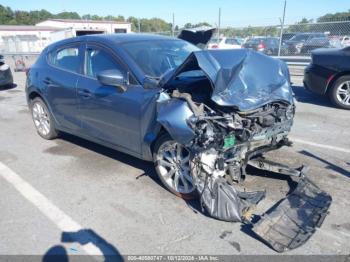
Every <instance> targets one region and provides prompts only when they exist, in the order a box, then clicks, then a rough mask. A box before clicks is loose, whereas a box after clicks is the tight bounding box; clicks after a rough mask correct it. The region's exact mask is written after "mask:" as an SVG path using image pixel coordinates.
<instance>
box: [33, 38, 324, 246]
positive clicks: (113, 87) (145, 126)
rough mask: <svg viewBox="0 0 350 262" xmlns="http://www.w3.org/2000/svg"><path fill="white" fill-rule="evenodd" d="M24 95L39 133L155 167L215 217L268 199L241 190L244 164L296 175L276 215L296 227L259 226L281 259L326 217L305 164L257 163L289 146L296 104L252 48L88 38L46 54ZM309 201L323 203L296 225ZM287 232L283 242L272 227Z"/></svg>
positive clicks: (232, 215)
mask: <svg viewBox="0 0 350 262" xmlns="http://www.w3.org/2000/svg"><path fill="white" fill-rule="evenodd" d="M208 40H209V39H208ZM196 43H198V41H197V42H196ZM26 93H27V100H28V104H29V107H30V110H31V113H32V117H33V121H34V125H35V127H36V129H37V132H38V134H39V135H40V136H41V137H43V138H45V139H53V138H56V137H57V136H58V134H59V133H60V132H66V133H70V134H73V135H76V136H79V137H82V138H85V139H88V140H90V141H93V142H95V143H99V144H102V145H104V146H107V147H111V148H114V149H117V150H119V151H122V152H125V153H127V154H130V155H133V156H135V157H138V158H141V159H144V160H148V161H153V162H154V164H155V169H156V172H157V174H158V176H159V179H160V180H161V182H162V183H163V184H164V186H165V187H166V188H167V189H168V190H169V191H171V192H172V193H174V194H176V195H177V196H180V197H182V198H184V199H189V198H200V199H201V203H202V205H203V206H204V207H205V209H206V211H207V212H208V213H209V214H210V215H211V216H212V217H215V218H217V219H222V220H225V221H232V222H243V221H245V220H247V219H248V218H247V216H246V214H247V213H248V212H247V211H248V210H249V209H250V207H251V206H253V205H255V204H257V203H258V202H259V201H260V200H262V199H263V198H264V196H265V192H264V191H257V192H239V191H238V190H237V189H236V188H235V187H234V185H235V184H238V183H239V182H240V181H242V180H244V178H245V176H246V171H245V170H246V166H247V165H248V164H249V165H252V166H255V167H257V168H260V169H266V170H270V171H271V170H272V171H275V172H279V173H283V174H285V175H290V176H295V177H298V178H300V179H301V182H300V183H299V186H298V188H297V190H296V191H295V192H294V195H293V199H291V198H288V197H287V198H286V199H285V201H284V202H282V204H281V205H285V206H284V207H283V208H280V209H278V210H277V211H275V213H272V214H274V215H275V216H281V217H282V216H284V217H289V218H290V219H292V220H293V221H294V222H293V223H292V222H291V221H289V220H288V219H281V220H280V221H277V220H276V219H274V220H272V219H271V217H269V214H265V215H263V216H262V219H261V220H260V222H259V223H258V224H257V225H255V228H256V229H255V232H256V233H257V234H258V235H259V236H261V237H262V238H263V239H265V241H266V242H267V243H269V245H270V246H271V247H272V248H274V249H275V250H277V251H279V252H282V251H285V250H287V249H292V248H295V247H297V246H298V245H301V244H302V243H304V242H305V241H306V240H307V239H308V237H306V236H310V235H311V234H312V233H313V232H314V228H315V227H316V226H317V225H320V223H321V222H320V221H323V218H324V216H325V214H326V213H327V210H328V207H329V205H330V201H331V198H330V196H329V195H327V194H326V193H325V192H323V191H321V190H320V189H319V188H317V187H316V186H315V185H314V184H313V183H311V181H309V180H308V179H306V178H305V177H304V173H305V170H304V169H303V168H302V169H299V170H294V169H289V168H287V167H285V166H283V165H280V164H278V163H272V162H267V161H265V160H264V158H263V157H262V155H263V154H264V153H265V152H268V151H271V150H276V149H279V148H281V147H283V146H289V145H290V142H289V141H288V138H287V136H288V134H289V132H290V130H291V127H292V124H293V118H294V113H295V105H294V99H293V93H292V89H291V86H290V76H289V71H288V68H287V66H286V64H285V63H284V62H282V61H280V60H276V59H273V58H270V57H267V56H265V55H263V54H260V53H257V52H254V51H251V50H245V49H241V50H201V49H199V48H197V47H196V46H195V45H192V44H191V43H189V42H187V41H184V40H181V39H175V38H169V37H163V36H155V35H143V34H123V35H122V34H119V35H117V34H116V35H92V36H82V37H76V38H72V39H67V40H63V41H60V42H57V43H54V44H52V45H50V46H48V47H47V48H45V50H44V51H43V52H42V54H41V56H40V57H39V58H38V60H37V61H36V63H35V64H34V65H33V66H32V67H31V68H30V70H29V72H28V77H27V84H26ZM316 196H317V197H316ZM312 197H314V198H315V200H314V203H316V204H314V206H312V208H311V207H308V212H305V217H304V218H301V213H302V212H300V209H302V208H303V207H304V206H305V205H307V204H305V203H308V202H307V201H309V200H308V199H310V198H312ZM293 201H294V202H293ZM288 205H290V208H285V207H286V206H287V207H288ZM287 212H292V214H289V213H288V214H286V213H287ZM293 212H294V213H293ZM293 215H294V217H293ZM295 216H296V217H295ZM287 220H288V221H289V222H288V221H287ZM306 220H307V221H308V226H309V228H305V221H306ZM268 221H270V222H268ZM276 221H277V222H276ZM281 223H282V225H281ZM283 223H285V224H283ZM288 223H289V224H288ZM267 224H268V225H267ZM273 225H275V228H274V226H273ZM288 225H290V226H291V227H292V230H290V231H288V234H287V233H285V234H284V233H283V232H282V233H281V235H276V234H277V233H276V230H273V229H276V228H277V227H279V228H281V227H283V226H285V227H287V226H288ZM303 230H304V231H303ZM300 232H303V234H304V235H303V237H300ZM286 239H287V240H286Z"/></svg>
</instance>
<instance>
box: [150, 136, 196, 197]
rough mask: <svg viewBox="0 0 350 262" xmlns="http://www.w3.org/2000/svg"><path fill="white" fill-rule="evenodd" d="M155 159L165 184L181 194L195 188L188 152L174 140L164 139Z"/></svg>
mask: <svg viewBox="0 0 350 262" xmlns="http://www.w3.org/2000/svg"><path fill="white" fill-rule="evenodd" d="M156 161H157V166H156V168H157V169H158V172H159V174H160V175H161V176H162V178H163V180H164V181H165V183H167V185H168V186H169V187H170V188H171V189H172V190H174V191H176V192H178V193H181V194H190V193H192V192H193V191H194V190H195V187H194V185H193V179H192V177H191V170H190V153H189V152H188V150H187V149H186V148H185V147H184V146H182V145H181V144H179V143H177V142H175V141H166V142H165V143H163V144H162V145H161V146H160V147H159V150H158V152H157V155H156Z"/></svg>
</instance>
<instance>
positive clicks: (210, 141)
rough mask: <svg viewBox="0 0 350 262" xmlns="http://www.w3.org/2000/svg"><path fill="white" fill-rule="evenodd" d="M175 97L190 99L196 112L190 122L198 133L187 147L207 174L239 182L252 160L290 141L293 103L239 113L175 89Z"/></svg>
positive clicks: (190, 104) (189, 102) (271, 105)
mask: <svg viewBox="0 0 350 262" xmlns="http://www.w3.org/2000/svg"><path fill="white" fill-rule="evenodd" d="M172 96H173V97H175V98H177V99H184V100H185V101H187V103H188V105H189V107H190V108H191V110H192V111H193V112H194V114H193V116H192V117H191V118H189V119H188V125H189V126H190V127H191V128H192V129H193V131H194V132H195V136H194V139H193V140H192V141H191V142H190V143H189V144H187V145H186V146H187V148H188V150H189V151H190V152H191V153H192V157H193V163H196V165H197V166H198V165H200V166H201V169H202V170H203V171H205V172H206V173H208V174H213V173H215V174H217V175H219V176H221V177H224V176H228V177H229V179H230V180H231V181H235V182H239V181H240V180H241V179H242V178H244V175H245V168H246V165H247V162H248V160H249V159H251V158H252V157H254V156H256V155H258V154H261V153H263V152H265V151H269V150H271V149H276V148H279V147H281V146H283V145H286V144H288V140H287V135H288V133H289V132H290V129H291V127H292V124H293V117H294V112H295V108H294V105H288V104H286V103H282V102H281V103H278V102H276V103H271V104H268V105H265V106H264V107H262V108H259V109H256V110H254V111H250V112H239V111H234V110H232V108H231V109H230V110H228V108H216V110H214V109H212V108H209V107H208V106H206V105H204V104H196V103H194V102H193V101H192V100H191V96H190V95H189V94H187V93H179V92H178V91H176V90H175V91H174V92H173V94H172ZM230 111H231V112H230Z"/></svg>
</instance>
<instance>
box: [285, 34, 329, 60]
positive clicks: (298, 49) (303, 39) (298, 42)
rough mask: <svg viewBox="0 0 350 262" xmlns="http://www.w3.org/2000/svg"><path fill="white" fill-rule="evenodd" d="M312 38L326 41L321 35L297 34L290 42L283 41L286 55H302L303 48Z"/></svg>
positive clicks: (324, 36) (323, 35) (325, 37)
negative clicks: (286, 51)
mask: <svg viewBox="0 0 350 262" xmlns="http://www.w3.org/2000/svg"><path fill="white" fill-rule="evenodd" d="M314 38H318V39H328V38H327V36H326V35H325V34H323V33H299V34H296V35H295V36H293V37H292V38H291V39H290V40H288V41H285V42H284V44H285V47H286V49H287V50H288V54H293V55H298V54H303V50H302V49H303V46H304V45H307V44H308V43H309V42H310V41H312V40H313V39H314Z"/></svg>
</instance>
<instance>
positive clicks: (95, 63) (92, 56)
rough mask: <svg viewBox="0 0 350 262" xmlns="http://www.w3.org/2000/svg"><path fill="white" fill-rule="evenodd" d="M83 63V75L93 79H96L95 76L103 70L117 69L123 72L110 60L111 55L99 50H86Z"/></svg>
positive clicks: (93, 48)
mask: <svg viewBox="0 0 350 262" xmlns="http://www.w3.org/2000/svg"><path fill="white" fill-rule="evenodd" d="M85 61H86V64H85V74H86V75H87V76H90V77H93V78H97V75H98V74H99V73H100V72H102V71H105V70H112V69H118V70H119V71H120V72H122V73H123V72H124V70H123V68H122V67H121V66H120V65H119V64H118V63H117V62H115V61H114V60H113V59H112V58H111V55H109V54H108V53H107V52H106V51H104V50H102V49H100V48H95V47H89V48H87V50H86V60H85Z"/></svg>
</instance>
